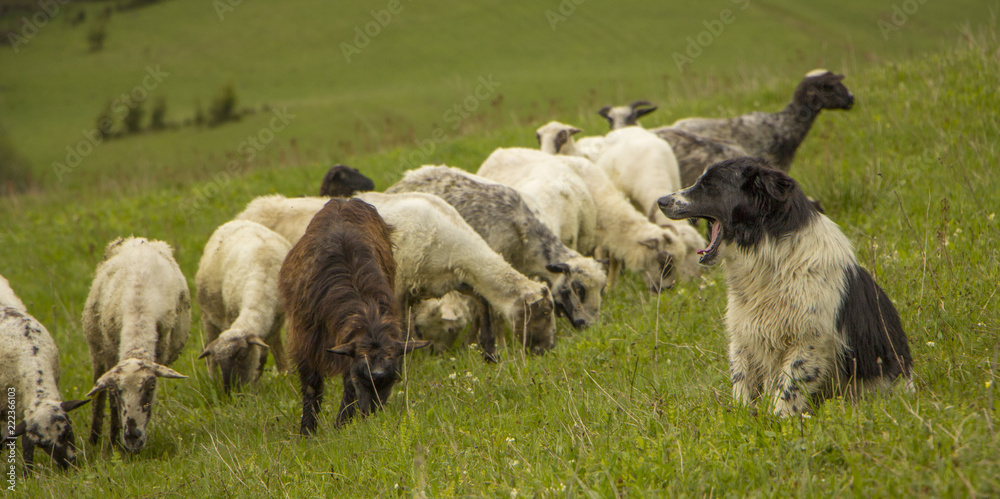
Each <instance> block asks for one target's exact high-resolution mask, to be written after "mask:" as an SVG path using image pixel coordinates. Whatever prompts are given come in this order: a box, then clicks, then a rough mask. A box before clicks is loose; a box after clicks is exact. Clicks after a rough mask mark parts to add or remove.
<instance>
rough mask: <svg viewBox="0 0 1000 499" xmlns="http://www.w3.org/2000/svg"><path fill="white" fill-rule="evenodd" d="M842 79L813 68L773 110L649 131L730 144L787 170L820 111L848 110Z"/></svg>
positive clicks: (678, 123) (851, 102)
mask: <svg viewBox="0 0 1000 499" xmlns="http://www.w3.org/2000/svg"><path fill="white" fill-rule="evenodd" d="M843 79H844V76H843V75H838V74H834V73H831V72H830V71H827V70H825V69H816V70H813V71H810V72H809V73H806V76H805V78H803V80H802V81H801V82H800V83H799V85H798V87H797V88H796V89H795V93H794V95H793V97H792V102H790V103H789V104H788V106H786V107H785V109H783V110H781V111H779V112H777V113H763V112H753V113H747V114H744V115H742V116H737V117H735V118H728V119H726V118H719V119H715V118H686V119H683V120H679V121H676V122H674V123H673V124H672V125H670V126H668V127H662V128H657V129H654V130H653V132H655V133H657V134H658V135H659V134H660V131H661V130H663V129H666V128H672V129H676V130H682V131H685V132H690V133H693V134H696V135H698V136H701V137H705V138H707V139H711V140H717V141H721V142H725V143H729V144H734V145H736V146H739V147H741V148H743V150H744V151H745V152H746V153H747V155H749V156H758V157H761V158H764V159H766V160H768V161H769V162H770V163H772V164H773V165H774V166H775V167H776V168H778V169H779V170H781V171H784V172H787V171H788V170H789V169H790V168H791V166H792V160H793V159H794V158H795V151H796V150H798V148H799V145H800V144H802V141H803V140H805V138H806V135H807V134H808V133H809V129H810V128H811V127H812V124H813V121H815V120H816V117H817V116H819V113H820V111H822V110H824V109H844V110H849V109H851V107H853V106H854V95H852V94H851V92H850V91H849V90H848V89H847V87H845V86H844V84H843V83H842V81H841V80H843ZM664 138H665V139H667V140H669V138H668V137H664Z"/></svg>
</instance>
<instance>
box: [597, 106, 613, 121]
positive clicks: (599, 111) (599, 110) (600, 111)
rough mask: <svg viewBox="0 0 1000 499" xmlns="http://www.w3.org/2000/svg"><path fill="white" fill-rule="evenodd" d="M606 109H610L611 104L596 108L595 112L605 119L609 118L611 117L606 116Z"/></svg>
mask: <svg viewBox="0 0 1000 499" xmlns="http://www.w3.org/2000/svg"><path fill="white" fill-rule="evenodd" d="M608 111H611V106H604V107H602V108H600V109H598V110H597V114H599V115H601V116H603V117H604V119H606V120H610V119H611V117H610V116H608Z"/></svg>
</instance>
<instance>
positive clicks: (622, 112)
mask: <svg viewBox="0 0 1000 499" xmlns="http://www.w3.org/2000/svg"><path fill="white" fill-rule="evenodd" d="M653 111H656V106H655V105H653V103H652V102H649V101H644V100H637V101H634V102H632V103H631V104H629V105H627V106H614V107H612V106H604V107H602V108H601V109H599V110H598V111H597V114H599V115H601V116H603V117H604V119H606V120H608V125H609V126H611V129H612V130H617V129H619V128H624V127H627V126H633V125H638V124H639V118H642V117H643V116H645V115H647V114H649V113H651V112H653Z"/></svg>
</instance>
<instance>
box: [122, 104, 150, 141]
mask: <svg viewBox="0 0 1000 499" xmlns="http://www.w3.org/2000/svg"><path fill="white" fill-rule="evenodd" d="M144 114H146V111H145V110H143V109H142V101H137V102H136V103H135V105H134V106H128V107H127V108H125V116H124V117H123V118H122V124H123V125H125V133H138V132H140V131H142V117H143V115H144Z"/></svg>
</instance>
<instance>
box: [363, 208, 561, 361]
mask: <svg viewBox="0 0 1000 499" xmlns="http://www.w3.org/2000/svg"><path fill="white" fill-rule="evenodd" d="M358 198H360V199H361V200H363V201H365V202H367V203H370V204H372V205H374V206H375V208H376V209H378V212H379V214H381V215H382V217H383V218H385V219H386V220H387V221H388V222H389V223H391V224H392V225H393V226H394V227H396V231H395V232H394V233H393V243H395V245H396V253H395V255H396V260H397V261H398V262H399V269H398V272H399V274H398V276H397V281H396V295H397V296H398V297H399V299H400V303H402V304H403V305H404V306H411V305H415V304H416V303H417V302H418V301H419V300H421V299H426V298H436V297H441V296H444V295H445V294H446V293H448V292H450V291H462V292H466V293H469V292H471V293H474V294H475V295H476V296H477V297H479V300H478V301H479V304H480V305H481V306H482V309H481V310H480V311H479V315H480V319H479V320H480V326H481V327H480V328H479V329H478V331H479V345H480V346H481V347H482V348H483V356H484V357H485V358H486V359H487V360H495V359H496V356H495V354H494V335H493V322H494V321H493V317H492V314H491V310H492V311H496V312H497V313H498V314H499V315H500V316H502V317H503V318H504V319H506V321H507V323H508V324H510V326H511V329H513V330H514V336H515V338H519V339H521V341H522V345H523V346H524V347H526V348H528V349H530V350H531V352H532V353H542V352H545V351H546V350H549V349H551V348H552V347H554V346H555V344H556V337H555V315H554V314H553V313H552V311H553V308H554V305H553V299H552V295H551V294H550V293H549V288H547V287H546V286H545V285H544V284H542V283H540V282H536V281H533V280H531V279H528V278H527V277H525V276H524V275H522V274H521V273H519V272H518V271H516V270H514V268H512V267H511V265H510V264H509V263H507V261H505V260H504V259H503V257H501V256H500V255H498V254H497V253H496V251H494V250H493V249H492V248H491V247H490V246H489V245H488V244H487V243H486V241H484V240H483V238H482V237H480V236H479V234H477V233H476V231H475V230H473V228H472V227H470V226H469V224H468V223H467V222H466V221H465V220H464V219H463V218H462V216H461V215H460V214H459V213H458V211H457V210H456V209H455V208H454V207H452V206H451V205H449V204H448V203H446V202H445V201H444V200H442V199H441V198H439V197H437V196H433V195H429V194H424V193H418V192H411V193H396V194H383V193H379V192H366V193H363V194H359V195H358ZM553 237H554V236H553Z"/></svg>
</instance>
